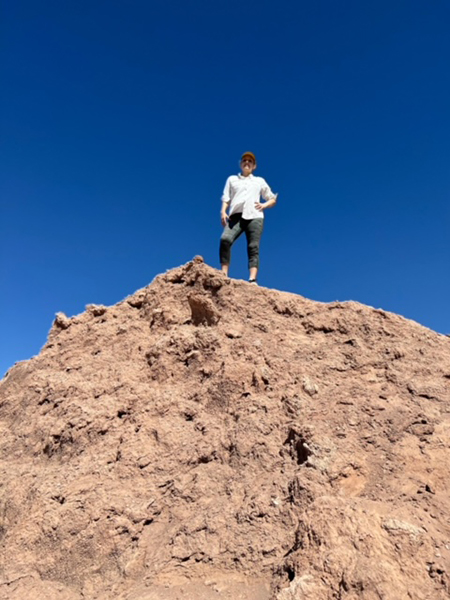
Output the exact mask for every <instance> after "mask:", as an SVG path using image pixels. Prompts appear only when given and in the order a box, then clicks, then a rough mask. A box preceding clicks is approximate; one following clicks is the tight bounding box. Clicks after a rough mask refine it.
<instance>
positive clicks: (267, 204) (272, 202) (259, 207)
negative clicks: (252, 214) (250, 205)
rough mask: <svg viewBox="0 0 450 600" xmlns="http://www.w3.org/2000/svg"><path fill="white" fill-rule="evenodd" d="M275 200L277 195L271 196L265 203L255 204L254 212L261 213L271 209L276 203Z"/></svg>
mask: <svg viewBox="0 0 450 600" xmlns="http://www.w3.org/2000/svg"><path fill="white" fill-rule="evenodd" d="M277 198H278V194H273V195H272V197H271V198H270V199H269V200H266V202H263V203H261V202H255V208H256V210H261V211H263V210H266V208H272V206H275V204H276V203H277Z"/></svg>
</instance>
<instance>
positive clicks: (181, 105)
mask: <svg viewBox="0 0 450 600" xmlns="http://www.w3.org/2000/svg"><path fill="white" fill-rule="evenodd" d="M1 27H2V36H1V37H2V42H1V55H2V61H1V73H0V74H1V82H0V84H1V85H0V89H1V93H0V94H1V99H0V116H1V126H2V136H1V165H2V168H1V176H0V177H1V215H0V244H1V272H0V276H1V294H0V315H1V323H0V327H1V334H0V339H1V351H0V374H2V373H4V372H5V371H6V369H7V368H8V367H10V366H12V364H13V363H14V362H15V361H18V360H23V359H27V358H30V357H31V356H32V355H34V354H37V353H38V352H39V350H40V348H41V347H42V345H43V344H44V343H45V340H46V336H47V332H48V330H49V328H50V326H51V323H52V320H53V318H54V314H55V313H56V312H58V311H63V312H65V313H66V314H68V315H74V314H77V313H80V312H82V311H83V310H84V307H85V305H86V304H88V303H102V304H114V303H116V302H118V301H120V300H121V299H122V298H124V297H125V296H127V295H128V294H130V293H132V292H134V291H135V290H136V289H138V288H140V287H143V286H145V285H147V284H148V283H149V282H150V281H151V280H152V279H153V278H154V277H155V275H157V274H158V273H161V272H164V271H165V270H167V269H170V268H172V267H175V266H178V265H180V264H183V263H185V262H187V261H188V260H190V259H191V258H192V257H193V256H194V255H196V254H201V255H203V257H204V258H205V261H206V262H207V263H209V264H210V265H213V266H218V255H217V254H218V240H219V237H220V233H221V225H220V218H219V212H220V196H221V193H222V189H223V186H224V183H225V180H226V178H227V177H228V175H231V174H233V173H236V172H237V171H238V160H239V156H240V155H241V153H242V152H243V151H246V150H251V151H253V152H254V153H255V154H256V155H257V158H258V171H257V172H256V174H259V175H261V176H263V177H265V179H266V180H267V181H268V182H269V184H270V185H271V187H272V189H273V190H275V191H277V192H279V202H278V205H277V206H276V207H275V208H274V209H273V210H271V211H268V212H267V214H266V216H267V220H266V228H265V232H264V235H263V239H262V247H261V261H262V263H261V271H260V277H259V281H260V284H261V285H263V286H267V287H271V288H277V289H280V290H287V291H291V292H295V293H297V294H301V295H304V296H306V297H308V298H312V299H314V300H320V301H333V300H357V301H359V302H363V303H365V304H369V305H372V306H375V307H381V308H384V309H386V310H390V311H394V312H397V313H399V314H401V315H404V316H406V317H408V318H410V319H414V320H416V321H418V322H420V323H422V324H424V325H426V326H427V327H430V328H432V329H434V330H436V331H439V332H441V333H450V317H449V311H448V308H449V300H450V282H449V259H450V241H449V222H450V203H449V196H450V169H449V164H450V68H449V64H450V35H449V31H450V4H449V2H448V1H447V0H441V1H439V0H436V1H434V0H431V1H425V0H423V1H420V2H419V1H417V0H404V1H400V0H389V1H387V0H378V1H377V2H361V0H343V1H341V2H337V1H336V0H316V1H314V2H311V1H310V0H309V1H308V2H306V1H303V0H295V1H294V0H287V1H286V2H283V3H280V2H275V1H272V0H271V1H265V0H257V1H256V0H249V1H246V2H245V1H243V2H236V1H235V0H227V1H226V2H225V1H223V2H211V1H210V0H209V1H206V0H204V1H203V0H190V1H189V2H187V1H186V0H172V1H170V0H134V1H133V0H128V1H127V2H125V0H107V1H106V0H105V1H103V0H89V1H86V0H77V1H76V2H75V1H73V0H65V1H64V2H62V1H61V0H42V1H41V2H35V1H31V0H15V1H14V2H13V1H10V2H7V3H5V4H4V8H3V15H2V25H1ZM245 254H246V253H245V242H244V240H243V239H242V240H239V241H238V242H237V244H236V246H235V247H234V254H233V261H232V266H231V275H232V276H235V277H247V269H246V256H245Z"/></svg>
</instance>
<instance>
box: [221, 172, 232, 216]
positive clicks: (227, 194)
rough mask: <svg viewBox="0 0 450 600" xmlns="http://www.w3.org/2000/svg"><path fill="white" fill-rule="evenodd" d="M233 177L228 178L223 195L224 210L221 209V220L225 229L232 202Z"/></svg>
mask: <svg viewBox="0 0 450 600" xmlns="http://www.w3.org/2000/svg"><path fill="white" fill-rule="evenodd" d="M230 179H231V177H228V179H227V181H226V183H225V187H224V190H223V194H222V208H221V209H220V220H221V222H222V225H223V227H225V225H226V224H227V223H228V215H227V209H228V207H229V206H230V202H231V195H230V192H231V182H230Z"/></svg>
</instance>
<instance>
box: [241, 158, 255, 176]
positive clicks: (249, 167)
mask: <svg viewBox="0 0 450 600" xmlns="http://www.w3.org/2000/svg"><path fill="white" fill-rule="evenodd" d="M255 169H256V165H255V163H254V162H253V160H252V159H251V158H250V157H249V156H244V158H243V159H241V170H242V173H243V174H244V175H250V174H251V173H253V171H254V170H255Z"/></svg>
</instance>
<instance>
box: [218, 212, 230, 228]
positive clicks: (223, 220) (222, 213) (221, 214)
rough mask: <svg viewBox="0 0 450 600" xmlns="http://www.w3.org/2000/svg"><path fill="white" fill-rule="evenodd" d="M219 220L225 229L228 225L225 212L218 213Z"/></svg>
mask: <svg viewBox="0 0 450 600" xmlns="http://www.w3.org/2000/svg"><path fill="white" fill-rule="evenodd" d="M220 220H221V221H222V225H223V227H225V225H226V224H227V223H228V215H227V213H226V212H225V211H224V212H221V213H220Z"/></svg>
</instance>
